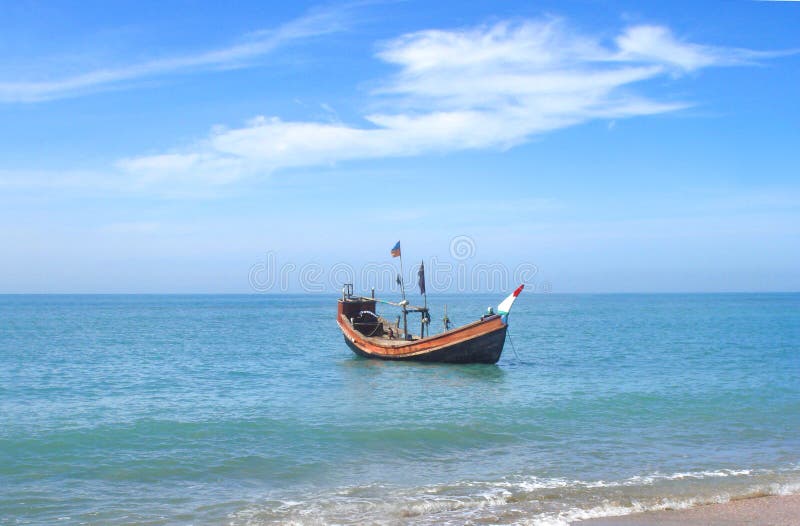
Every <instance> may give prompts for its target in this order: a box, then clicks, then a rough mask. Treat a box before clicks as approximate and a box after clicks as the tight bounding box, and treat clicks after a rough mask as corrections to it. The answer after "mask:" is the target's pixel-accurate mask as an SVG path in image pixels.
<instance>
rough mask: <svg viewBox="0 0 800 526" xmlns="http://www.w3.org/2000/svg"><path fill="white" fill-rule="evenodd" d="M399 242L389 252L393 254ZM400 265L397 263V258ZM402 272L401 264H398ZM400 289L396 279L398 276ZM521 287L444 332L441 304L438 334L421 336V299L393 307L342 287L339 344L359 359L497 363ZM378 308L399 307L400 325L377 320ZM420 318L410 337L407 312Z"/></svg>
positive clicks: (424, 323) (424, 310) (424, 319)
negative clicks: (417, 304)
mask: <svg viewBox="0 0 800 526" xmlns="http://www.w3.org/2000/svg"><path fill="white" fill-rule="evenodd" d="M399 247H400V243H399V242H398V244H397V245H396V246H395V249H393V250H392V255H395V250H396V251H397V254H398V255H399ZM401 261H402V260H401ZM401 268H402V262H401ZM419 277H420V283H419V284H420V291H421V292H422V294H423V295H424V294H425V274H424V266H421V267H420V271H419ZM398 283H400V285H401V288H402V281H401V279H400V277H398ZM523 288H524V285H520V286H519V287H518V288H517V289H516V290H515V291H514V292H513V293H512V294H511V295H509V296H508V297H507V298H506V299H505V300H504V301H503V302H502V303H500V305H499V306H498V307H497V313H495V312H494V311H493V310H492V309H490V310H489V312H487V314H486V315H484V316H482V317H481V318H480V319H479V320H476V321H474V322H472V323H468V324H467V325H464V326H461V327H457V328H454V329H450V326H449V324H450V320H449V319H448V318H447V306H445V314H444V318H443V320H442V321H443V327H444V331H443V332H441V333H439V334H434V335H431V334H430V333H428V335H427V336H426V329H427V328H428V325H429V324H430V312H429V310H428V306H427V304H428V301H427V296H425V306H424V307H415V306H412V305H409V303H408V301H406V300H405V290H404V289H403V300H402V301H400V302H397V303H394V302H391V301H385V300H380V299H376V298H375V292H374V289H373V291H372V294H371V296H370V297H365V296H356V295H354V294H353V285H352V284H350V283H347V284H345V286H344V288H343V289H342V297H341V298H340V299H339V301H338V311H337V316H336V323H337V324H338V325H339V328H340V329H341V330H342V334H344V341H345V343H347V345H348V346H349V347H350V349H352V350H353V352H354V353H356V354H357V355H359V356H363V357H366V358H377V359H381V360H412V361H421V362H447V363H497V361H498V360H499V359H500V355H501V354H502V352H503V344H504V343H505V339H506V331H507V330H508V313H509V311H510V310H511V305H512V304H513V303H514V300H515V299H516V298H517V296H519V293H520V292H522V289H523ZM378 304H383V305H389V306H394V307H399V308H400V309H401V312H402V320H403V324H402V326H401V325H400V319H401V316H397V318H396V319H395V321H394V322H392V321H389V320H388V319H386V318H384V317H383V316H380V315H379V314H378V312H377V311H376V309H375V307H376V305H378ZM409 313H418V314H420V333H419V335H414V334H411V333H410V332H409V331H408V314H409Z"/></svg>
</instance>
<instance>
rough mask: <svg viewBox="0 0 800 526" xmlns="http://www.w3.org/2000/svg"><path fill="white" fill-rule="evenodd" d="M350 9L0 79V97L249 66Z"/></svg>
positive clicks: (29, 97)
mask: <svg viewBox="0 0 800 526" xmlns="http://www.w3.org/2000/svg"><path fill="white" fill-rule="evenodd" d="M346 9H347V7H344V8H340V9H339V10H337V11H334V10H324V9H317V10H312V11H311V12H309V13H307V14H306V15H304V16H302V17H300V18H297V19H295V20H292V21H290V22H288V23H286V24H284V25H282V26H280V27H278V28H276V29H272V30H262V31H257V32H254V33H251V34H250V35H247V38H246V39H244V40H243V41H242V42H240V43H238V44H234V45H231V46H229V47H226V48H222V49H214V50H210V51H202V52H199V53H195V54H190V55H182V56H174V57H166V58H159V59H154V60H150V61H145V62H141V63H136V64H129V65H123V66H116V67H109V68H105V69H97V70H92V71H87V72H85V73H81V74H77V75H72V76H65V77H62V78H57V79H56V80H42V81H5V82H4V81H1V80H0V102H5V103H20V102H21V103H25V102H39V101H47V100H53V99H62V98H66V97H74V96H78V95H83V94H86V93H91V92H96V91H99V90H103V89H111V88H118V87H120V86H122V85H124V83H125V82H130V81H134V80H139V79H145V78H152V77H157V76H162V75H168V74H180V73H187V72H191V71H203V70H211V69H217V68H236V67H245V66H247V65H248V64H249V63H250V62H252V61H253V60H255V59H257V58H259V57H262V56H264V55H267V54H269V53H271V52H273V51H274V50H275V49H277V48H279V47H281V46H283V45H287V44H289V43H291V42H294V41H298V40H302V39H306V38H311V37H315V36H320V35H325V34H329V33H333V32H337V31H341V30H342V29H343V28H344V25H345V21H344V19H343V17H342V12H343V11H344V10H346ZM47 76H48V77H50V76H52V72H47Z"/></svg>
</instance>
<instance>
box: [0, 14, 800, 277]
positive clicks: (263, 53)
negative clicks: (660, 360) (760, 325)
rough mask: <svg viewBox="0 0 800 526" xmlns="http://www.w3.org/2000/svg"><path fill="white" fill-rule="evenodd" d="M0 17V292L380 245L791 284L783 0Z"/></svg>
mask: <svg viewBox="0 0 800 526" xmlns="http://www.w3.org/2000/svg"><path fill="white" fill-rule="evenodd" d="M2 12H3V16H2V17H0V120H1V121H2V123H3V125H2V126H0V246H1V247H2V249H3V257H2V258H0V292H9V293H18V292H42V293H46V292H251V291H253V287H252V283H251V282H252V279H251V277H252V271H253V269H254V268H256V267H259V265H261V266H263V265H264V264H265V262H267V260H269V261H271V262H273V263H270V264H274V265H277V266H279V267H280V268H283V270H284V271H286V272H289V273H290V274H291V275H290V278H289V279H288V281H287V283H288V285H287V287H283V288H281V287H279V286H276V287H275V288H274V289H271V290H272V291H274V292H278V291H280V290H292V291H298V290H301V289H302V286H301V282H302V279H301V278H300V277H299V276H298V274H299V273H300V272H301V269H305V270H306V271H308V268H309V267H308V266H309V265H312V266H316V267H318V268H319V269H321V271H322V272H323V276H324V278H323V281H325V283H326V286H327V285H330V287H328V288H333V286H334V284H335V283H334V282H335V279H333V278H332V277H331V276H330V274H331V273H332V272H333V270H335V269H337V268H340V266H341V265H340V266H339V267H337V266H336V265H337V264H347V265H350V266H351V267H352V268H354V269H359V268H363V267H364V265H369V264H383V263H396V262H393V261H391V260H390V258H389V256H388V252H389V249H390V248H391V246H392V245H393V244H394V242H395V241H396V240H397V239H402V241H403V250H404V255H405V257H406V259H407V262H406V266H407V267H409V269H407V270H408V271H409V272H412V271H413V268H412V267H413V265H412V263H411V262H412V261H413V262H416V261H417V260H419V259H422V258H426V261H429V260H430V258H434V260H435V261H445V262H446V261H449V262H450V263H457V264H466V265H468V266H470V268H472V266H474V265H501V264H502V265H505V266H506V267H507V268H509V269H515V268H519V265H529V266H530V265H535V266H536V268H537V272H536V273H535V275H531V276H528V278H529V281H530V284H531V286H532V288H533V289H534V290H542V291H545V290H552V291H554V292H603V291H610V292H617V291H618V292H647V291H671V292H678V291H797V290H800V270H798V269H800V177H798V174H800V104H798V100H797V97H798V92H799V88H800V36H798V32H797V27H800V3H797V2H725V3H718V4H714V3H698V2H684V3H682V2H662V3H645V4H642V3H640V2H603V1H583V2H570V3H565V2H502V3H497V2H470V3H469V5H464V2H438V3H435V5H434V6H433V7H432V5H431V4H430V3H429V2H352V3H322V4H320V3H310V2H309V3H303V2H293V3H287V4H284V3H281V4H269V3H264V2H252V3H248V2H238V3H236V5H235V7H233V8H229V7H225V8H223V7H221V6H219V5H218V4H217V3H207V4H204V3H200V2H188V1H187V2H152V3H148V2H114V3H107V2H34V1H22V2H12V3H7V4H5V5H4V6H3V8H2ZM459 236H461V237H459ZM463 236H466V237H468V238H469V243H470V258H468V260H459V259H458V258H455V259H454V257H453V255H452V254H451V253H450V252H451V244H452V241H453V239H463V238H464V237H463ZM316 267H315V268H316ZM292 268H294V269H295V270H291V269H292ZM287 269H290V270H291V272H290V270H287ZM309 272H311V273H312V274H313V273H314V272H315V271H313V270H312V271H309ZM357 285H359V284H357ZM360 285H361V286H362V287H365V286H367V284H360ZM377 285H378V286H379V288H382V287H383V286H384V285H385V284H382V283H378V284H377ZM429 288H430V287H429ZM477 288H478V289H481V290H483V289H485V288H486V287H483V286H478V287H477ZM488 288H489V289H493V287H488ZM279 289H280V290H279Z"/></svg>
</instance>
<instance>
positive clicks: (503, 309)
mask: <svg viewBox="0 0 800 526" xmlns="http://www.w3.org/2000/svg"><path fill="white" fill-rule="evenodd" d="M524 288H525V285H520V286H519V287H517V290H515V291H514V292H512V293H511V294H510V295H509V296H508V297H507V298H506V299H504V300H503V302H502V303H501V304H500V305H498V306H497V314H499V315H500V316H507V315H508V312H509V311H510V310H511V306H512V305H513V304H514V300H515V299H517V296H519V293H520V292H522V289H524Z"/></svg>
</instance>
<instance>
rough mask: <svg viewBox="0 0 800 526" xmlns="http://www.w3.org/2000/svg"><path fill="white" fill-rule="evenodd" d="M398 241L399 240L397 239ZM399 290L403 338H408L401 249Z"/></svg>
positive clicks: (406, 303)
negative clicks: (401, 298)
mask: <svg viewBox="0 0 800 526" xmlns="http://www.w3.org/2000/svg"><path fill="white" fill-rule="evenodd" d="M398 243H399V241H398ZM400 292H401V293H402V294H403V301H402V302H400V303H401V305H403V339H405V340H407V339H408V310H407V309H406V306H407V305H408V302H407V301H406V280H405V277H404V276H403V250H402V249H401V250H400Z"/></svg>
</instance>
